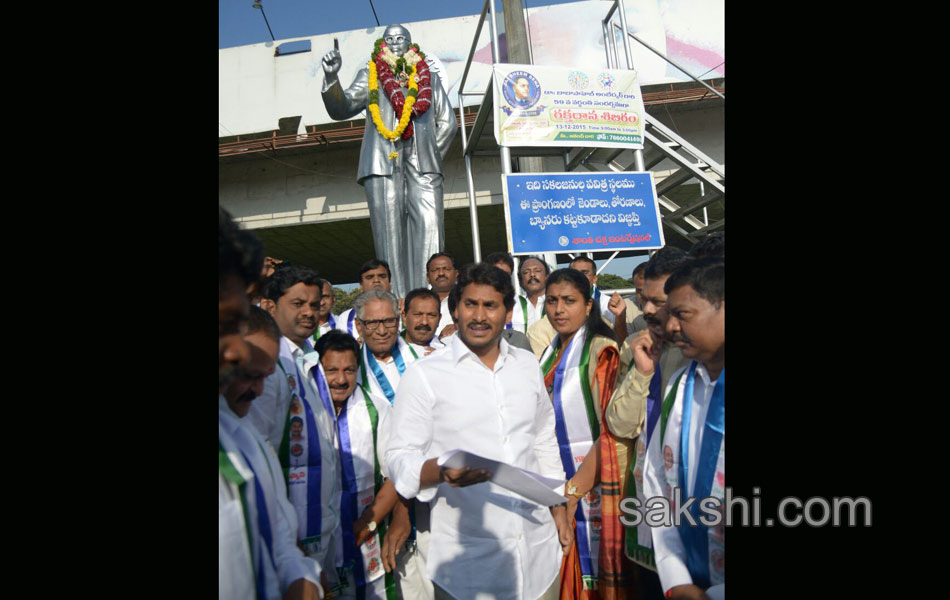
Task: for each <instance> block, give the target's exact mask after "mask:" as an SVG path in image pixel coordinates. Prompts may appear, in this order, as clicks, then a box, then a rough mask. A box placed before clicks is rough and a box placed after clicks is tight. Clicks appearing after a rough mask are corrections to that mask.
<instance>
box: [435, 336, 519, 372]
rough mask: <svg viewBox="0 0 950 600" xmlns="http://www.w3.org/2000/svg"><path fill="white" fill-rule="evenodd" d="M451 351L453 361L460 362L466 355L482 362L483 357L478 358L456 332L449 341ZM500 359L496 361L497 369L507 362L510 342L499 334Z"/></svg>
mask: <svg viewBox="0 0 950 600" xmlns="http://www.w3.org/2000/svg"><path fill="white" fill-rule="evenodd" d="M449 343H450V344H451V345H450V348H451V351H452V362H454V363H455V364H458V363H459V362H460V361H461V360H462V359H463V358H465V357H466V356H471V357H472V359H473V360H476V361H478V363H479V364H484V363H482V359H480V358H478V356H476V355H475V353H474V352H472V350H471V349H470V348H469V347H468V346H466V345H465V342H463V341H462V339H461V338H460V337H459V336H458V334H455V335H453V336H452V341H451V342H449ZM498 349H499V350H498V360H496V361H495V369H496V370H497V369H498V368H499V367H501V366H502V365H503V364H505V358H506V357H507V356H508V342H506V341H505V336H504V335H500V336H498Z"/></svg>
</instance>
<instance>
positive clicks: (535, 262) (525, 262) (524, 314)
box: [511, 256, 550, 341]
mask: <svg viewBox="0 0 950 600" xmlns="http://www.w3.org/2000/svg"><path fill="white" fill-rule="evenodd" d="M549 273H550V269H549V268H548V265H547V263H545V262H544V261H543V260H541V259H540V258H537V257H534V256H528V257H526V258H524V259H522V261H521V265H520V266H519V267H518V281H519V282H520V283H521V291H522V292H523V294H524V295H522V296H518V297H517V299H516V300H517V302H515V308H514V310H513V311H512V313H511V328H512V329H516V330H518V331H521V332H523V333H528V327H530V326H531V324H533V323H535V322H537V321H538V320H540V319H543V318H544V283H545V281H547V278H548V274H549ZM528 337H529V338H530V337H531V336H528ZM548 341H550V338H549V339H548Z"/></svg>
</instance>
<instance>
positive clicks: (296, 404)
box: [247, 265, 340, 585]
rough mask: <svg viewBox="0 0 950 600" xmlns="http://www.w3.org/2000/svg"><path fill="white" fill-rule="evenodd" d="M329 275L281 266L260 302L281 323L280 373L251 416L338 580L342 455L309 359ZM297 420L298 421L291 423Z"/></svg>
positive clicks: (305, 530)
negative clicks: (306, 365) (308, 366)
mask: <svg viewBox="0 0 950 600" xmlns="http://www.w3.org/2000/svg"><path fill="white" fill-rule="evenodd" d="M322 284H323V280H322V279H320V277H318V276H317V274H316V272H315V271H313V270H312V269H309V268H307V267H302V266H299V265H292V266H290V267H285V268H281V269H278V270H277V271H275V273H274V274H273V275H272V276H271V277H270V278H269V279H268V280H267V282H265V284H264V287H263V290H262V293H263V296H264V297H263V299H262V300H261V307H262V308H263V309H265V310H267V311H268V312H269V313H270V315H271V316H273V317H274V320H275V321H276V322H277V325H278V326H279V327H280V332H281V339H280V356H279V358H278V361H277V370H276V371H275V372H274V374H273V375H271V376H270V377H268V378H267V380H266V381H265V382H264V390H263V392H262V394H261V397H260V398H258V399H257V400H256V401H255V402H254V404H253V405H252V406H251V410H250V412H249V413H248V416H247V419H249V420H251V422H252V423H253V425H254V426H255V427H256V428H257V429H258V431H259V432H260V433H261V434H262V435H263V436H264V438H265V439H266V440H267V441H268V442H269V443H270V445H271V446H272V447H273V448H274V450H276V451H277V456H278V458H279V459H280V464H281V467H282V469H283V472H284V476H285V477H286V481H287V489H288V493H289V497H290V502H291V503H292V504H293V506H294V509H295V510H296V512H297V539H298V540H299V542H300V544H301V546H302V547H303V549H304V552H305V553H306V554H307V556H309V557H311V558H313V559H314V560H316V561H317V562H319V563H320V564H321V565H325V566H327V567H328V568H326V569H325V573H326V574H327V578H328V583H329V584H330V585H333V584H335V580H336V577H335V571H334V569H332V568H329V566H331V565H333V564H335V562H336V560H337V557H335V544H336V542H335V540H334V533H335V531H336V530H337V525H338V524H339V519H340V515H339V511H338V509H337V508H335V507H338V506H339V503H338V502H336V501H335V499H337V498H338V497H339V494H340V483H339V482H340V475H339V473H340V460H339V455H338V453H337V451H336V443H337V440H336V427H335V425H334V420H333V415H332V414H331V411H332V407H330V406H327V405H326V404H325V403H324V402H323V400H322V399H321V397H320V395H319V394H318V393H317V391H316V390H315V389H313V387H312V386H311V385H310V384H309V382H308V381H307V379H306V377H305V376H304V373H306V370H305V369H304V367H303V361H304V359H305V357H306V356H307V355H308V354H312V353H313V348H312V346H311V345H310V340H309V338H310V336H312V335H313V332H314V330H315V329H316V327H317V319H316V315H317V313H318V312H319V307H320V295H321V288H322ZM291 424H292V426H291Z"/></svg>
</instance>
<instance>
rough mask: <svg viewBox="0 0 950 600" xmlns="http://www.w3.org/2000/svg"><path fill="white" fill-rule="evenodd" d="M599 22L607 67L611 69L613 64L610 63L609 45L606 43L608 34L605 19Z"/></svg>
mask: <svg viewBox="0 0 950 600" xmlns="http://www.w3.org/2000/svg"><path fill="white" fill-rule="evenodd" d="M600 24H601V26H602V27H603V29H604V54H606V55H607V68H608V69H612V68H613V65H611V64H610V46H609V45H608V42H607V36H608V28H607V21H602V22H601V23H600Z"/></svg>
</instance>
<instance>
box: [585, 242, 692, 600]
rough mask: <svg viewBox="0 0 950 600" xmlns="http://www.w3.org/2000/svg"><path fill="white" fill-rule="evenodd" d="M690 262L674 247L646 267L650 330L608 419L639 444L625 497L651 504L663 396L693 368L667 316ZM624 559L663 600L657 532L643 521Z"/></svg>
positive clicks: (630, 348) (629, 346) (644, 590)
mask: <svg viewBox="0 0 950 600" xmlns="http://www.w3.org/2000/svg"><path fill="white" fill-rule="evenodd" d="M689 260H690V258H689V257H688V256H687V255H686V253H685V252H683V251H682V250H680V249H679V248H675V247H673V246H667V247H665V248H661V249H660V250H658V251H657V252H655V253H654V254H653V256H652V257H651V258H650V260H649V261H647V262H646V263H641V264H643V265H644V268H643V269H641V271H640V272H641V274H642V275H645V276H646V279H645V281H644V280H641V282H640V286H641V290H640V292H639V295H640V298H641V302H642V306H643V316H644V317H645V318H646V323H647V327H648V329H647V330H644V331H641V332H639V333H635V334H631V335H630V336H629V337H627V339H626V340H624V342H623V345H622V347H621V351H620V371H619V373H618V375H617V381H618V382H619V383H618V384H617V387H616V389H615V390H614V393H613V396H611V398H610V403H609V404H608V405H607V410H606V411H605V413H604V417H605V420H606V421H607V426H608V427H609V428H610V431H611V432H612V433H613V434H614V435H615V436H616V437H618V438H625V439H629V440H636V443H635V445H634V447H635V452H634V453H633V454H632V455H631V456H630V458H629V460H628V461H626V464H627V465H628V468H627V470H628V473H627V477H626V488H625V489H624V490H623V494H624V496H628V497H636V498H637V499H638V500H640V502H641V505H642V504H643V503H644V502H645V501H646V498H647V497H646V496H645V495H644V491H643V468H644V462H645V460H646V448H647V446H648V445H649V441H650V439H651V438H652V436H653V434H654V433H655V432H657V431H659V429H657V427H656V425H657V424H658V423H659V418H660V412H661V406H662V402H663V390H664V389H666V384H667V382H668V381H669V379H670V376H671V375H672V374H673V373H674V372H676V371H677V370H678V369H681V368H682V367H684V366H686V365H688V364H689V362H690V361H689V359H688V358H684V357H683V354H682V352H681V351H680V349H679V348H677V347H676V346H675V345H673V342H672V341H670V338H669V336H668V335H667V334H666V332H665V328H666V321H667V317H668V313H667V311H666V302H667V297H666V292H664V291H663V286H664V284H666V280H667V279H668V278H669V277H670V275H671V274H672V273H673V272H674V271H676V270H677V269H678V268H679V267H681V266H683V265H684V264H686V263H687V262H688V261H689ZM624 552H625V555H626V556H627V557H628V558H630V559H631V560H632V561H633V562H634V563H636V565H637V567H636V569H637V576H636V581H637V589H638V592H639V596H640V597H642V598H647V599H652V598H662V597H663V591H662V589H661V586H660V580H659V578H658V577H657V574H656V562H655V561H654V554H653V531H652V528H651V527H650V526H649V525H648V524H647V523H646V522H644V521H641V522H640V524H639V525H637V526H636V527H629V528H628V529H627V530H626V532H625V540H624Z"/></svg>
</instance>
